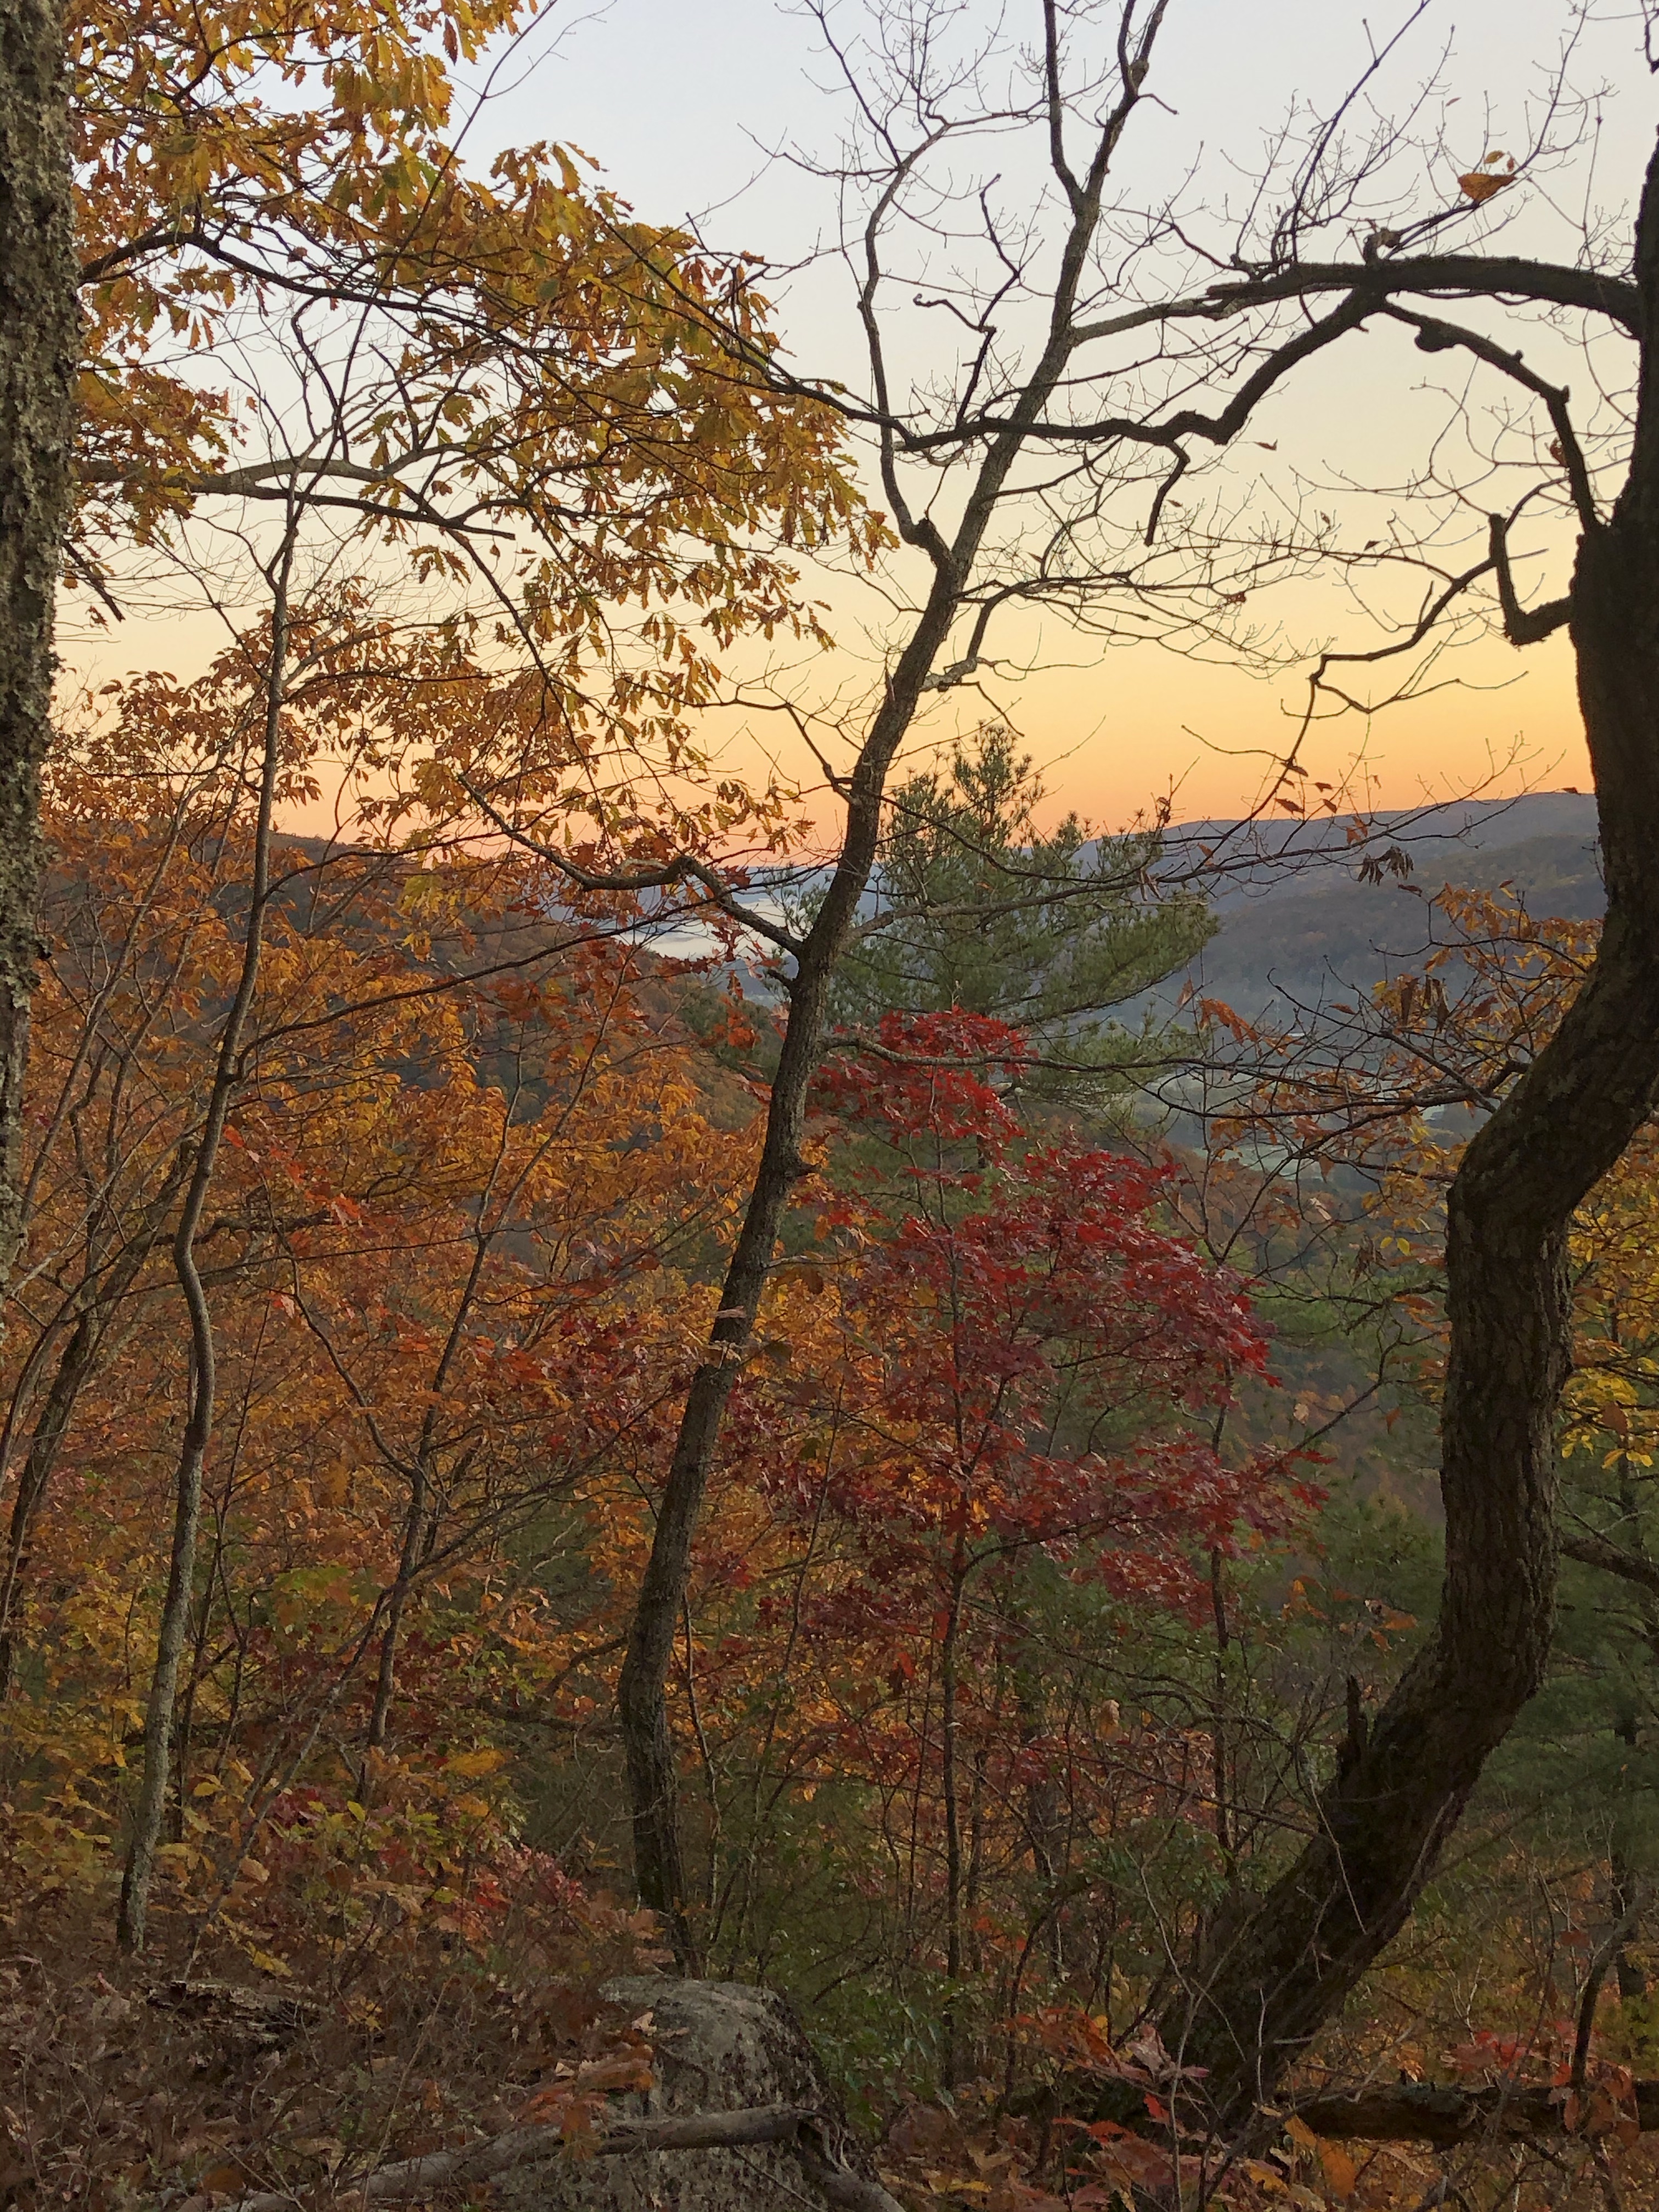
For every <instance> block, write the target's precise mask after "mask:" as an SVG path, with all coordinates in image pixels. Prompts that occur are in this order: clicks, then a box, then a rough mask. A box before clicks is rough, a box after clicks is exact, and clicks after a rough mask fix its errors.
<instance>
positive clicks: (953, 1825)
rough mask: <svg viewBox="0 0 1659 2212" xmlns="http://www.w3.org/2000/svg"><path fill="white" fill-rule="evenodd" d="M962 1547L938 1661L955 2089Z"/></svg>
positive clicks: (950, 2058)
mask: <svg viewBox="0 0 1659 2212" xmlns="http://www.w3.org/2000/svg"><path fill="white" fill-rule="evenodd" d="M964 1576H965V1569H964V1568H963V1562H962V1557H961V1547H960V1546H958V1547H957V1558H956V1559H954V1560H953V1561H952V1563H951V1606H950V1611H949V1613H947V1615H946V1616H945V1635H944V1638H943V1640H942V1642H941V1644H940V1647H939V1791H940V1795H941V1796H942V1797H943V1798H944V1801H945V1980H946V1982H947V1983H948V1984H950V1986H949V1988H948V1989H947V1990H946V1991H945V2021H944V2027H945V2057H944V2064H943V2068H942V2071H943V2074H944V2076H945V2087H946V2088H947V2089H954V2088H955V2087H956V2086H957V2077H958V2075H959V2072H960V2058H961V2052H960V2051H959V2050H958V2048H957V2045H958V2043H959V2041H960V2039H961V2034H962V2021H961V2018H960V2015H959V2007H958V2002H957V2000H958V1998H959V1996H960V1994H961V1984H962V1808H961V1807H960V1805H959V1804H958V1802H957V1735H958V1729H959V1720H958V1716H957V1629H958V1628H959V1626H961V1622H962V1586H963V1579H964Z"/></svg>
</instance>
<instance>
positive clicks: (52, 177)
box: [0, 0, 78, 1282]
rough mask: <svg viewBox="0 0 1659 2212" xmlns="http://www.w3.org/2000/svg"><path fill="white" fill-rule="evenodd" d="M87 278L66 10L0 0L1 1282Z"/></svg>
mask: <svg viewBox="0 0 1659 2212" xmlns="http://www.w3.org/2000/svg"><path fill="white" fill-rule="evenodd" d="M75 296H76V265H75V258H74V238H73V232H72V226H71V217H70V167H69V110H68V88H67V73H66V70H65V65H64V26H63V16H62V14H61V11H60V10H59V9H58V8H57V7H56V6H54V5H53V4H52V0H0V1282H3V1281H4V1279H5V1277H6V1276H7V1275H8V1274H9V1272H10V1269H11V1267H12V1265H13V1262H14V1261H15V1258H16V1255H17V1249H18V1245H19V1243H20V1241H21V1235H22V1221H21V1214H20V1210H19V1204H18V1195H17V1188H18V1177H17V1164H18V1154H19V1148H20V1138H21V1128H22V1091H23V1063H24V1055H25V1052H26V1049H27V1042H28V1015H29V998H30V994H31V993H32V991H33V985H34V971H35V961H36V957H37V939H36V923H35V894H36V886H37V884H38V882H39V878H40V769H41V763H42V762H43V761H44V759H45V757H46V745H47V741H48V738H49V735H50V731H51V721H50V714H51V700H52V671H53V660H52V601H53V598H54V595H55V593H56V591H57V586H58V560H59V556H60V554H61V551H62V547H63V538H64V526H65V523H66V521H67V520H68V513H69V498H70V437H71V430H72V422H73V415H72V407H73V396H74V380H75V368H76V349H77V337H78V325H77V318H76V304H75Z"/></svg>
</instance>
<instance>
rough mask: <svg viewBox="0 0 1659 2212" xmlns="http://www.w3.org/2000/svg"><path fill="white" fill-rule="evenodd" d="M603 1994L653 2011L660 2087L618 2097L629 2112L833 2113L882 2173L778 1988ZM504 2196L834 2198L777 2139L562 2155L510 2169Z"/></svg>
mask: <svg viewBox="0 0 1659 2212" xmlns="http://www.w3.org/2000/svg"><path fill="white" fill-rule="evenodd" d="M605 1996H607V1997H609V1998H610V1999H611V2001H612V2002H615V2003H617V2004H623V2005H626V2006H627V2008H628V2009H629V2013H630V2014H632V2015H634V2016H635V2018H638V2017H639V2016H640V2015H641V2014H644V2013H647V2012H648V2013H649V2014H650V2015H651V2019H652V2023H653V2027H652V2040H653V2044H654V2045H655V2049H656V2076H657V2079H656V2086H655V2087H653V2089H652V2090H651V2091H650V2092H649V2093H648V2094H647V2095H645V2096H629V2097H622V2098H617V2100H615V2107H616V2110H617V2113H618V2115H619V2116H620V2115H621V2114H623V2113H624V2112H625V2113H629V2114H632V2115H635V2116H637V2117H655V2116H659V2115H664V2114H670V2113H672V2114H681V2113H690V2112H742V2111H747V2110H751V2109H753V2108H754V2107H755V2106H763V2105H790V2106H811V2107H812V2108H813V2109H815V2110H817V2111H821V2112H823V2113H824V2114H825V2115H826V2123H827V2124H826V2133H827V2134H829V2136H832V2137H833V2138H834V2148H835V2150H836V2154H837V2155H838V2156H839V2158H840V2160H842V2163H843V2164H844V2165H845V2166H847V2167H848V2168H849V2169H850V2170H851V2172H853V2173H854V2174H856V2175H858V2176H859V2178H860V2179H864V2180H871V2181H873V2180H874V2179H875V2167H874V2166H873V2164H872V2160H871V2158H870V2155H869V2153H868V2151H867V2150H866V2148H864V2146H863V2145H862V2144H861V2143H860V2142H857V2141H856V2139H855V2138H854V2137H853V2136H851V2135H850V2134H849V2133H848V2131H847V2130H846V2124H845V2120H844V2117H843V2115H842V2112H841V2110H840V2106H839V2104H838V2101H837V2100H836V2098H835V2097H834V2096H833V2095H832V2093H831V2092H830V2090H829V2085H828V2083H827V2082H826V2081H825V2080H824V2078H823V2070H822V2069H821V2068H820V2067H819V2065H818V2063H817V2058H816V2057H814V2055H813V2052H812V2047H811V2044H810V2043H808V2041H807V2039H806V2034H805V2030H804V2028H803V2027H801V2024H800V2021H799V2020H798V2019H797V2017H796V2015H795V2013H794V2010H793V2008H792V2007H791V2005H790V2004H789V2002H788V2001H787V1999H786V1998H784V1997H781V1996H778V1995H777V1993H776V1992H775V1990H759V1989H750V1988H748V1987H746V1986H745V1985H744V1984H742V1983H738V1982H682V1981H677V1980H674V1979H673V1978H671V1977H669V1976H666V1975H640V1976H635V1977H631V1978H629V1979H627V1980H624V1981H618V1982H612V1983H610V1984H607V1986H606V1989H605ZM495 2197H496V2201H497V2202H498V2203H500V2204H501V2205H502V2206H503V2207H504V2208H506V2212H801V2208H802V2206H803V2204H806V2205H811V2206H814V2207H816V2206H817V2205H819V2204H821V2203H823V2202H824V2199H823V2197H821V2196H820V2195H819V2193H818V2192H817V2191H816V2190H815V2189H814V2188H813V2186H812V2185H811V2182H810V2181H809V2180H808V2179H807V2178H806V2177H805V2174H804V2173H803V2172H802V2169H801V2166H800V2163H799V2160H798V2159H797V2158H796V2157H795V2156H794V2155H793V2153H791V2152H790V2151H787V2150H785V2149H781V2148H773V2147H771V2146H762V2147H758V2148H754V2149H747V2150H741V2151H738V2150H684V2151H656V2152H640V2151H630V2152H628V2153H626V2154H615V2155H611V2156H609V2157H605V2158H590V2159H583V2160H575V2159H567V2158H563V2157H561V2158H558V2159H555V2160H544V2161H539V2162H538V2163H537V2164H536V2165H534V2166H527V2167H526V2168H525V2169H524V2171H523V2172H520V2173H516V2174H503V2175H502V2176H501V2178H500V2179H499V2180H498V2181H497V2182H496V2184H495Z"/></svg>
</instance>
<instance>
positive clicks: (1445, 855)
mask: <svg viewBox="0 0 1659 2212" xmlns="http://www.w3.org/2000/svg"><path fill="white" fill-rule="evenodd" d="M1377 827H1378V829H1379V830H1380V831H1381V832H1382V836H1383V844H1384V846H1386V845H1387V844H1388V843H1389V842H1395V843H1397V844H1398V846H1399V848H1400V849H1401V852H1402V853H1403V854H1405V856H1406V858H1407V860H1409V862H1410V864H1411V873H1410V875H1409V876H1408V877H1407V878H1406V881H1405V883H1404V884H1402V883H1401V882H1400V881H1399V880H1397V879H1396V878H1395V877H1394V876H1393V875H1392V874H1390V875H1389V876H1387V877H1385V878H1384V880H1383V882H1382V883H1368V882H1366V881H1364V879H1363V878H1361V876H1360V875H1359V872H1358V863H1357V856H1355V855H1354V854H1352V853H1351V852H1350V851H1349V849H1348V848H1346V842H1345V841H1346V832H1345V830H1344V829H1343V828H1342V826H1341V825H1340V824H1338V823H1284V824H1281V823H1272V824H1268V825H1265V836H1264V834H1263V829H1262V828H1261V827H1258V828H1257V829H1255V830H1254V831H1253V832H1252V842H1251V845H1250V848H1249V857H1248V858H1247V860H1245V861H1244V862H1243V864H1239V863H1237V862H1235V863H1234V864H1233V870H1232V872H1231V873H1230V874H1226V875H1224V876H1222V877H1221V878H1219V879H1218V881H1217V882H1216V884H1215V886H1214V889H1213V890H1212V905H1213V906H1214V908H1215V909H1216V912H1217V915H1218V921H1219V922H1220V927H1219V929H1218V932H1217V933H1216V935H1215V937H1214V938H1213V939H1212V940H1211V942H1210V944H1209V945H1207V946H1206V948H1205V951H1204V952H1203V954H1202V956H1201V957H1200V959H1199V960H1198V961H1197V962H1195V963H1194V966H1193V968H1192V969H1191V970H1189V971H1188V975H1189V978H1190V980H1191V981H1192V982H1193V984H1194V987H1196V988H1197V989H1199V990H1200V991H1201V992H1202V993H1203V994H1205V995H1206V996H1208V997H1211V998H1217V999H1225V1000H1226V1001H1227V1002H1228V1004H1229V1005H1231V1006H1234V1007H1236V1008H1237V1011H1238V1012H1240V1013H1242V1014H1244V1015H1245V1016H1247V1017H1248V1018H1251V1019H1255V1018H1257V1017H1259V1016H1261V1015H1262V1014H1264V1013H1270V1012H1273V1011H1275V1006H1276V1009H1277V1011H1278V1012H1281V1013H1283V1012H1287V1011H1288V1007H1289V1005H1290V1004H1291V1003H1292V1002H1293V1003H1294V1004H1296V1005H1297V1006H1303V1007H1306V1006H1314V1005H1317V1004H1318V1003H1319V1002H1320V1001H1321V1000H1329V999H1333V998H1337V999H1340V998H1344V997H1347V996H1349V995H1351V994H1352V993H1354V992H1356V991H1358V992H1361V993H1364V992H1365V991H1368V990H1369V989H1370V987H1371V986H1372V985H1373V984H1374V983H1376V982H1380V981H1382V980H1383V978H1384V977H1385V976H1386V975H1389V973H1390V972H1391V970H1392V969H1395V967H1397V966H1399V965H1401V963H1405V962H1407V961H1409V960H1411V959H1412V958H1413V957H1415V956H1416V955H1417V954H1418V952H1419V951H1420V950H1421V949H1422V947H1423V945H1425V939H1426V932H1425V915H1424V902H1425V898H1427V897H1432V896H1433V895H1434V893H1435V892H1437V890H1440V889H1441V888H1442V887H1443V885H1445V884H1456V885H1459V886H1462V887H1465V888H1468V889H1472V890H1496V889H1498V886H1499V885H1501V884H1513V885H1514V886H1515V888H1516V890H1517V891H1519V892H1520V893H1521V894H1522V896H1523V897H1524V898H1525V900H1526V902H1527V904H1528V907H1529V908H1530V909H1531V910H1532V912H1533V913H1534V914H1536V915H1561V916H1564V917H1565V918H1567V919H1570V920H1573V921H1582V920H1589V919H1592V918H1594V917H1595V916H1596V915H1600V914H1601V911H1602V909H1603V907H1604V904H1605V896H1604V893H1603V890H1602V885H1601V870H1600V866H1599V861H1598V854H1597V849H1596V834H1595V801H1594V799H1589V798H1586V797H1581V796H1579V795H1578V794H1577V793H1572V792H1542V793H1536V794H1534V795H1533V796H1531V797H1528V798H1526V799H1516V800H1514V801H1512V802H1510V803H1509V804H1507V805H1502V806H1491V805H1486V806H1481V805H1478V804H1476V803H1474V802H1471V801H1468V800H1463V801H1459V802H1458V803H1457V804H1455V805H1449V806H1441V807H1433V808H1430V809H1426V810H1422V811H1416V812H1413V813H1411V814H1400V815H1395V816H1389V815H1384V816H1382V817H1378V822H1377ZM1237 838H1238V833H1237V828H1236V825H1233V824H1229V823H1182V824H1181V825H1179V826H1178V827H1177V828H1176V829H1172V830H1171V831H1170V836H1169V840H1168V851H1169V853H1170V856H1171V860H1172V862H1173V864H1174V865H1175V866H1177V867H1182V866H1184V865H1186V864H1187V863H1188V861H1190V860H1193V859H1194V858H1197V857H1199V856H1200V855H1201V854H1202V853H1203V852H1204V851H1206V850H1218V851H1219V853H1220V854H1222V855H1223V856H1225V855H1227V854H1230V853H1236V852H1237V850H1238V843H1237ZM1370 849H1372V850H1376V846H1374V845H1373V846H1372V847H1371V848H1370ZM1185 980H1188V979H1187V978H1183V977H1179V976H1178V977H1175V978H1173V979H1172V980H1171V981H1170V983H1169V984H1167V985H1165V986H1164V988H1163V989H1162V990H1161V991H1160V992H1159V993H1158V1000H1159V1002H1160V1003H1163V1004H1168V1003H1170V1002H1171V1001H1172V1000H1173V999H1174V997H1175V996H1176V994H1177V993H1178V992H1179V990H1180V988H1181V986H1182V981H1185ZM1128 1011H1129V1010H1126V1012H1128Z"/></svg>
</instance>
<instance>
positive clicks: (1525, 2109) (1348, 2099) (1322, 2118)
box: [1290, 2081, 1659, 2150]
mask: <svg viewBox="0 0 1659 2212" xmlns="http://www.w3.org/2000/svg"><path fill="white" fill-rule="evenodd" d="M1567 2097H1568V2092H1567V2091H1566V2090H1565V2089H1551V2088H1544V2087H1530V2086H1525V2087H1523V2086H1522V2085H1521V2084H1519V2083H1502V2082H1500V2083H1498V2084H1497V2085H1495V2086H1493V2087H1487V2088H1482V2089H1451V2088H1439V2087H1434V2086H1433V2085H1431V2084H1429V2083H1426V2082H1419V2081H1401V2082H1398V2083H1395V2084H1394V2085H1392V2086H1389V2087H1379V2088H1375V2089H1357V2090H1353V2091H1352V2092H1349V2093H1346V2094H1341V2095H1334V2094H1333V2095H1320V2096H1312V2097H1298V2098H1297V2100H1295V2101H1294V2103H1293V2104H1292V2105H1291V2107H1290V2111H1291V2114H1292V2116H1293V2117H1294V2118H1297V2119H1298V2120H1300V2121H1301V2123H1302V2124H1303V2125H1304V2127H1307V2128H1311V2129H1312V2130H1313V2132H1314V2133H1315V2135H1316V2136H1333V2137H1336V2138H1338V2139H1346V2140H1347V2141H1350V2142H1425V2143H1431V2144H1433V2145H1434V2146H1436V2148H1439V2149H1443V2150H1449V2149H1451V2148H1455V2146H1456V2145H1457V2144H1459V2143H1464V2142H1471V2141H1472V2140H1474V2138H1475V2137H1477V2136H1486V2135H1498V2136H1565V2135H1569V2134H1571V2133H1574V2132H1576V2130H1572V2129H1570V2128H1569V2127H1568V2125H1567ZM1620 2110H1621V2111H1622V2112H1625V2113H1626V2114H1628V2115H1629V2117H1631V2118H1634V2119H1635V2121H1636V2122H1637V2124H1638V2126H1639V2127H1640V2128H1641V2129H1642V2130H1643V2132H1644V2134H1646V2133H1648V2132H1649V2131H1650V2130H1659V2081H1637V2082H1634V2083H1632V2087H1631V2095H1630V2100H1627V2101H1626V2102H1624V2103H1623V2104H1622V2105H1621V2106H1620Z"/></svg>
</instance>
